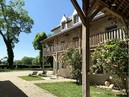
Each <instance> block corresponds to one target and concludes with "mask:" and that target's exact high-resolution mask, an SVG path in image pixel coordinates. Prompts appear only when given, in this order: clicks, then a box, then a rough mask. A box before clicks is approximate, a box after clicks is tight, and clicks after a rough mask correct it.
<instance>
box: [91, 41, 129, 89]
mask: <svg viewBox="0 0 129 97" xmlns="http://www.w3.org/2000/svg"><path fill="white" fill-rule="evenodd" d="M128 57H129V56H128V42H125V41H120V40H117V39H115V40H111V41H109V42H107V43H105V44H102V45H100V46H99V47H98V48H96V50H95V51H94V53H93V54H92V62H93V65H92V66H91V69H92V71H93V72H94V73H96V72H95V71H99V72H100V71H101V72H102V71H103V70H105V71H106V72H110V73H111V76H112V77H113V78H115V79H118V81H119V82H120V83H121V85H122V86H124V88H127V75H128V72H127V71H128ZM97 73H98V72H97Z"/></svg>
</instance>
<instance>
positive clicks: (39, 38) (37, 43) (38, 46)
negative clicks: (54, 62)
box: [32, 32, 47, 67]
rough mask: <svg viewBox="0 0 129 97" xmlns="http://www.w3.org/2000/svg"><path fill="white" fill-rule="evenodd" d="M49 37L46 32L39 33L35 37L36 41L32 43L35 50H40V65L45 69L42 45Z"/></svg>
mask: <svg viewBox="0 0 129 97" xmlns="http://www.w3.org/2000/svg"><path fill="white" fill-rule="evenodd" d="M46 38H47V35H46V33H45V32H42V33H37V34H36V36H35V39H34V41H33V42H32V44H33V46H34V49H35V50H40V65H41V67H43V63H42V54H43V49H42V43H41V41H42V40H44V39H46Z"/></svg>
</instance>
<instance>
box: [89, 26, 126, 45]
mask: <svg viewBox="0 0 129 97" xmlns="http://www.w3.org/2000/svg"><path fill="white" fill-rule="evenodd" d="M111 39H120V40H123V41H125V40H126V35H125V31H124V30H123V29H121V28H119V29H118V28H117V29H113V30H110V31H107V32H104V33H99V34H96V35H92V36H90V46H91V47H96V46H97V45H98V44H100V43H105V42H107V41H109V40H111Z"/></svg>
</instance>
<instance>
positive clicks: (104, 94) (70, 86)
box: [36, 82, 118, 97]
mask: <svg viewBox="0 0 129 97" xmlns="http://www.w3.org/2000/svg"><path fill="white" fill-rule="evenodd" d="M36 85H38V86H39V87H41V88H43V89H46V90H47V91H49V92H51V93H53V94H55V95H57V96H58V97H82V86H81V85H76V84H75V83H72V82H61V83H40V84H36ZM90 89H91V97H118V96H115V93H114V92H112V91H110V90H104V89H100V88H96V87H93V86H91V88H90Z"/></svg>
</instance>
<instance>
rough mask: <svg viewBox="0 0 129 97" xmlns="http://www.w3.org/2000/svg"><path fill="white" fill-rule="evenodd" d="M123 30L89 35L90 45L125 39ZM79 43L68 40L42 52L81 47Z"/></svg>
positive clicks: (47, 52)
mask: <svg viewBox="0 0 129 97" xmlns="http://www.w3.org/2000/svg"><path fill="white" fill-rule="evenodd" d="M125 36H126V35H125V31H124V30H122V29H113V30H110V31H107V32H104V33H99V34H96V35H92V36H90V47H91V48H92V47H96V46H98V45H99V44H100V43H105V42H107V41H109V40H111V39H120V40H123V41H125V40H126V38H125ZM80 44H81V43H79V41H74V42H69V43H61V44H57V45H54V46H50V47H47V48H44V54H45V55H49V54H52V53H54V52H61V51H65V50H66V49H67V48H81V45H80Z"/></svg>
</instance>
